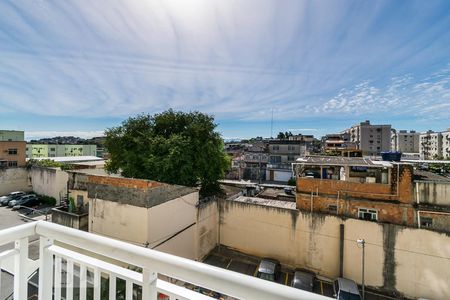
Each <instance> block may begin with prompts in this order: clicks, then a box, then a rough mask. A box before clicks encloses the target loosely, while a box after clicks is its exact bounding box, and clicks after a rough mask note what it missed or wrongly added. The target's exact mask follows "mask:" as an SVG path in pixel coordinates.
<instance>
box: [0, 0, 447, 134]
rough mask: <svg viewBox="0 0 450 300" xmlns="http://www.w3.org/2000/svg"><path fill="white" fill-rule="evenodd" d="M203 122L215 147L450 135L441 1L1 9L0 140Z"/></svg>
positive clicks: (206, 1) (150, 0)
mask: <svg viewBox="0 0 450 300" xmlns="http://www.w3.org/2000/svg"><path fill="white" fill-rule="evenodd" d="M168 108H174V109H177V110H200V111H202V112H207V113H210V114H214V115H215V117H216V120H217V122H218V123H219V127H218V128H219V130H220V132H221V133H222V135H223V137H225V138H245V137H250V136H256V135H260V136H269V135H270V119H271V113H272V110H273V114H274V130H273V131H274V132H278V131H280V130H283V131H286V130H291V131H293V132H295V133H299V132H301V133H305V134H314V135H318V136H320V135H322V134H324V133H327V132H336V131H340V130H342V129H344V128H346V127H348V126H350V125H352V124H354V123H357V122H359V121H363V120H366V119H370V120H371V121H372V122H373V123H390V124H392V125H393V126H394V127H396V128H398V129H415V130H419V131H424V130H427V129H434V130H444V129H446V128H447V127H450V2H449V1H436V0H430V1H422V0H421V1H410V0H408V1H407V0H398V1H379V0H375V1H358V0H355V1H344V0H340V1H325V0H323V1H300V0H293V1H288V0H278V1H265V0H254V1H251V0H241V1H231V0H222V1H215V0H158V1H156V0H145V1H143V0H131V1H130V0H127V1H107V2H104V1H84V0H79V1H21V0H15V1H1V2H0V128H4V129H21V130H25V131H26V132H27V137H28V138H32V137H43V136H53V135H61V134H62V135H65V134H75V135H78V136H82V137H88V136H92V135H99V134H101V133H102V131H103V130H104V129H105V128H107V127H111V126H115V125H119V124H120V122H121V121H122V120H124V119H126V118H127V117H128V116H130V115H136V114H138V113H141V112H148V113H155V112H160V111H162V110H165V109H168Z"/></svg>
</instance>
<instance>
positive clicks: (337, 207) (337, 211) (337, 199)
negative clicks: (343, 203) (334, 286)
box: [336, 191, 342, 277]
mask: <svg viewBox="0 0 450 300" xmlns="http://www.w3.org/2000/svg"><path fill="white" fill-rule="evenodd" d="M339 196H340V194H339V191H338V194H337V198H336V214H338V215H339ZM341 277H342V276H341Z"/></svg>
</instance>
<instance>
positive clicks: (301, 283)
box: [291, 270, 316, 292]
mask: <svg viewBox="0 0 450 300" xmlns="http://www.w3.org/2000/svg"><path fill="white" fill-rule="evenodd" d="M315 277H316V276H315V275H314V274H313V273H311V272H306V271H303V270H295V273H294V278H292V282H291V286H292V287H294V288H296V289H301V290H305V291H308V292H312V291H313V287H314V278H315Z"/></svg>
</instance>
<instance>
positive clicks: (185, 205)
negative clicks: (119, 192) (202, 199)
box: [89, 192, 209, 259]
mask: <svg viewBox="0 0 450 300" xmlns="http://www.w3.org/2000/svg"><path fill="white" fill-rule="evenodd" d="M197 201H198V192H194V193H191V194H188V195H185V196H182V197H179V198H176V199H174V200H171V201H168V202H166V203H163V204H160V205H156V206H153V207H150V208H146V207H141V206H134V205H129V204H125V203H121V202H115V201H107V200H102V199H98V198H90V200H89V232H93V233H97V234H100V235H105V236H109V237H112V238H116V239H120V240H123V241H127V242H130V243H134V244H137V245H141V246H147V247H149V248H154V249H156V250H159V251H163V252H167V253H171V254H174V255H178V256H182V257H185V258H189V259H197V258H198V256H197V244H196V241H197V238H196V235H197V229H196V223H197V208H196V203H197ZM208 252H209V250H208Z"/></svg>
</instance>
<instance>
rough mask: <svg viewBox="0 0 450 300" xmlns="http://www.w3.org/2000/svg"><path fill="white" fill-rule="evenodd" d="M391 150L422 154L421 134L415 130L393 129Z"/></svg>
mask: <svg viewBox="0 0 450 300" xmlns="http://www.w3.org/2000/svg"><path fill="white" fill-rule="evenodd" d="M391 150H393V151H399V152H402V153H419V152H420V133H419V132H415V131H414V130H411V131H409V132H408V131H407V130H398V131H397V130H395V129H392V135H391Z"/></svg>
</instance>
